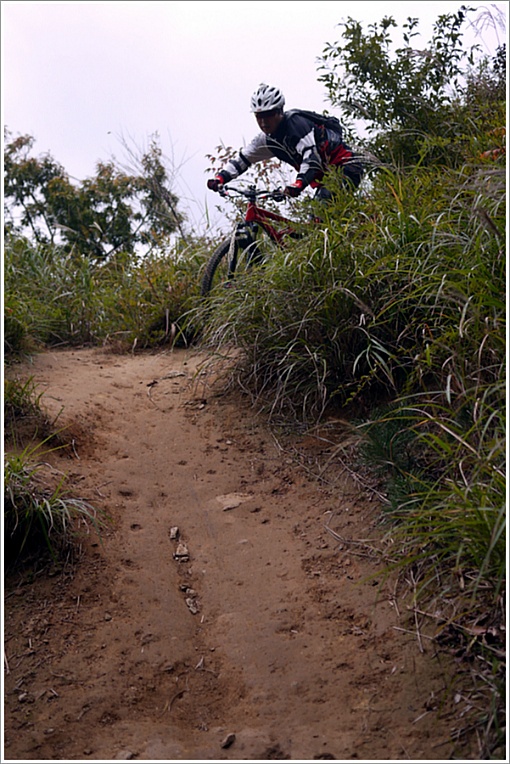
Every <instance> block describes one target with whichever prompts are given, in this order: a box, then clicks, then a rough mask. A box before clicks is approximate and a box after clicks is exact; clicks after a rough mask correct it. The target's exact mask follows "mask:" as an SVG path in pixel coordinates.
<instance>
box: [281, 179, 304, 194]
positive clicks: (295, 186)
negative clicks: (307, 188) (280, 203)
mask: <svg viewBox="0 0 510 764" xmlns="http://www.w3.org/2000/svg"><path fill="white" fill-rule="evenodd" d="M302 190H303V182H302V181H301V180H296V182H295V183H291V184H290V186H286V187H285V192H284V193H285V196H292V197H295V196H299V194H300V193H301V191H302Z"/></svg>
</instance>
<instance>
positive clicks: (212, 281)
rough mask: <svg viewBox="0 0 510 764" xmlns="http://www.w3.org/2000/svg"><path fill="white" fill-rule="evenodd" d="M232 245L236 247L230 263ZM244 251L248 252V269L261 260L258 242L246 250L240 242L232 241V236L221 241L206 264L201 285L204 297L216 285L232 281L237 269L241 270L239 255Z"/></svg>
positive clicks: (246, 259)
mask: <svg viewBox="0 0 510 764" xmlns="http://www.w3.org/2000/svg"><path fill="white" fill-rule="evenodd" d="M231 246H233V247H234V250H233V253H232V257H231V262H230V263H229V254H230V248H231ZM243 251H244V252H246V254H247V257H246V258H243V260H244V261H245V262H244V263H243V264H244V266H245V268H246V269H248V268H250V267H251V266H252V265H253V264H255V263H257V262H260V260H261V255H260V251H259V248H258V245H257V244H251V245H250V246H249V247H248V248H247V249H246V250H242V249H241V247H240V246H239V244H238V242H237V241H234V242H232V239H231V238H229V239H225V240H224V241H222V242H221V244H220V245H219V246H218V247H217V248H216V249H215V250H214V252H213V254H212V255H211V257H210V259H209V261H208V262H207V265H206V266H205V270H204V274H203V276H202V282H201V286H200V293H201V295H202V297H207V295H209V294H210V293H211V292H212V291H213V289H215V287H216V286H219V285H220V284H222V283H223V284H226V283H230V282H232V280H233V278H234V275H235V273H236V271H237V270H239V268H238V266H239V255H240V253H241V252H243Z"/></svg>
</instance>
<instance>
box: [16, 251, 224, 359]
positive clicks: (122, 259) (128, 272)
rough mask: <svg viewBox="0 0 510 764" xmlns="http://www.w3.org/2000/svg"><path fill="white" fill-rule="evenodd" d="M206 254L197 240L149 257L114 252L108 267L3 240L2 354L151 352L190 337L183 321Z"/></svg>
mask: <svg viewBox="0 0 510 764" xmlns="http://www.w3.org/2000/svg"><path fill="white" fill-rule="evenodd" d="M208 252H209V249H208V246H207V243H206V242H204V241H197V242H195V243H194V244H193V245H190V246H189V247H188V248H187V249H186V248H184V247H182V246H181V245H179V244H176V245H175V246H173V247H169V248H168V249H167V250H165V251H160V252H158V253H157V254H153V255H152V256H151V257H147V258H137V257H134V256H131V255H128V254H126V253H122V252H120V253H117V254H116V255H115V256H113V257H112V258H111V259H110V260H109V261H108V262H106V263H98V262H95V261H93V260H91V259H89V258H87V257H85V256H83V255H80V254H79V253H77V252H75V253H72V254H66V253H64V252H63V251H62V250H61V249H59V248H58V247H50V246H44V245H34V244H32V243H31V242H29V241H27V240H25V239H22V238H16V237H8V238H7V241H6V245H5V265H4V274H5V298H4V303H5V337H4V343H5V350H6V355H7V357H9V356H10V355H12V354H16V353H19V352H23V351H26V350H30V349H34V348H35V347H38V346H45V345H53V346H55V345H82V344H84V343H91V344H104V343H108V342H116V343H118V344H119V345H120V346H122V347H126V348H129V347H133V346H137V347H142V348H143V347H151V346H154V345H157V344H160V343H164V342H166V341H168V340H169V339H170V338H172V339H175V336H176V335H177V336H179V335H180V336H183V337H184V336H186V332H189V331H192V330H193V327H190V326H188V325H187V323H186V319H185V315H186V314H187V311H188V310H189V308H190V306H191V302H192V300H193V299H194V297H195V295H196V294H197V293H198V276H197V274H198V271H199V268H200V265H201V263H202V262H203V260H204V258H205V257H206V255H207V254H208Z"/></svg>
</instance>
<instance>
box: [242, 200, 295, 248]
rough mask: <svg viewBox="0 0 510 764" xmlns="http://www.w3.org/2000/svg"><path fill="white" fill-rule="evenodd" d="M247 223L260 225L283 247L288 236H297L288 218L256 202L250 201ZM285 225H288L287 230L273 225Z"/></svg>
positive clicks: (247, 209)
mask: <svg viewBox="0 0 510 764" xmlns="http://www.w3.org/2000/svg"><path fill="white" fill-rule="evenodd" d="M244 221H245V223H256V224H258V225H260V226H261V227H262V228H263V229H264V231H265V232H266V233H267V235H268V236H269V237H270V238H271V239H272V240H273V241H274V242H275V243H276V244H279V245H281V246H283V240H284V238H285V237H286V236H290V235H292V234H295V233H296V232H295V230H294V228H293V227H292V224H291V223H290V221H289V220H287V218H285V217H283V215H278V213H276V212H271V211H270V210H265V209H263V208H262V207H259V206H258V205H257V204H256V202H252V201H249V202H248V207H247V208H246V213H245V216H244ZM273 222H274V223H284V224H287V225H286V227H285V228H277V227H275V226H274V225H271V223H273Z"/></svg>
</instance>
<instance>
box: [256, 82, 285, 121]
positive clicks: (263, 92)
mask: <svg viewBox="0 0 510 764" xmlns="http://www.w3.org/2000/svg"><path fill="white" fill-rule="evenodd" d="M284 106H285V98H284V97H283V93H282V91H281V90H278V88H273V87H271V85H264V83H262V84H261V85H259V86H258V88H257V90H256V91H255V92H254V94H253V95H252V97H251V110H252V112H254V113H255V114H257V113H258V112H260V111H271V110H272V109H283V107H284Z"/></svg>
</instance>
